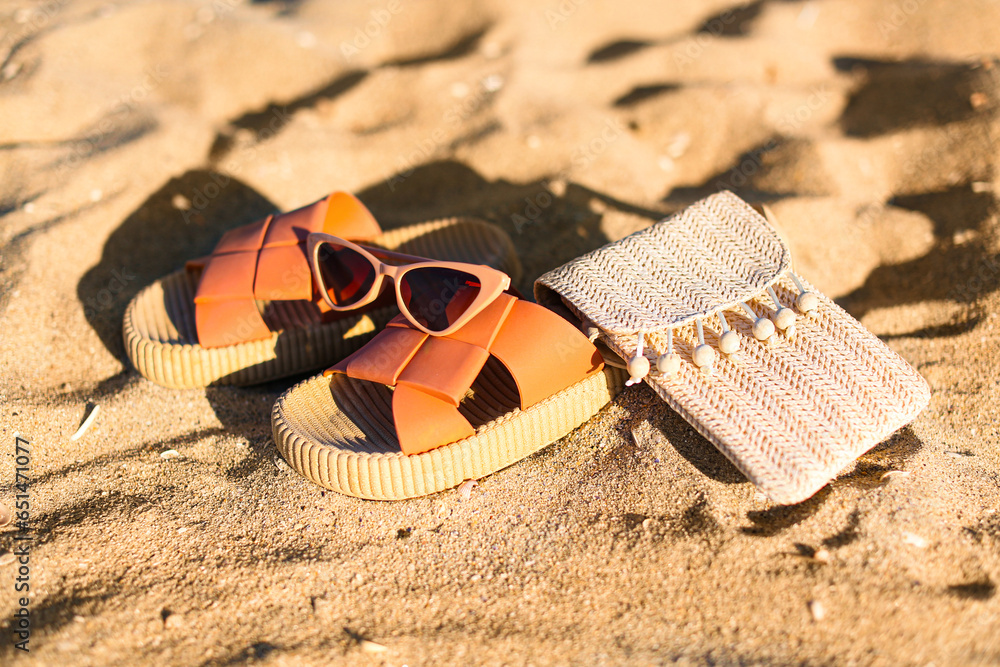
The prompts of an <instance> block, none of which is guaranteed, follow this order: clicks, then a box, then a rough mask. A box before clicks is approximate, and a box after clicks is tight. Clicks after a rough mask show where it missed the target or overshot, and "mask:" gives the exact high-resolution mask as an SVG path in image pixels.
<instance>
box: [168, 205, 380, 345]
mask: <svg viewBox="0 0 1000 667" xmlns="http://www.w3.org/2000/svg"><path fill="white" fill-rule="evenodd" d="M317 231H319V232H326V233H328V234H336V235H337V236H340V237H343V238H348V239H353V240H360V241H364V240H369V239H372V238H374V237H376V236H378V235H379V234H381V233H382V230H381V228H380V227H379V224H378V222H376V221H375V218H374V217H373V216H372V214H371V213H370V212H369V211H368V209H367V208H365V206H364V204H362V203H361V202H360V201H358V199H357V198H355V197H354V196H352V195H350V194H348V193H346V192H335V193H333V194H331V195H329V196H328V197H326V198H324V199H321V200H319V201H318V202H316V203H314V204H310V205H308V206H304V207H302V208H300V209H297V210H294V211H290V212H288V213H280V214H277V215H271V216H268V217H267V218H265V219H264V220H260V221H258V222H254V223H251V224H249V225H243V226H241V227H237V228H236V229H231V230H230V231H228V232H226V234H225V235H224V236H223V237H222V239H220V240H219V243H218V244H217V245H216V246H215V249H214V250H213V251H212V254H211V255H210V256H209V257H207V258H202V259H198V260H194V261H191V262H188V264H187V268H188V269H189V270H195V269H199V268H200V269H201V272H202V273H201V280H200V282H199V283H198V289H197V291H196V292H195V297H194V304H195V328H196V330H197V333H198V343H199V344H200V345H201V346H202V347H204V348H213V347H223V346H227V345H233V344H236V343H242V342H246V341H252V340H260V339H263V338H269V337H270V336H271V330H270V329H269V328H268V326H267V324H266V323H265V322H264V318H263V317H261V315H260V312H259V310H258V309H257V304H256V302H257V301H258V300H259V301H286V300H305V301H310V300H317V295H316V294H315V287H314V284H313V278H312V272H311V271H310V269H309V261H308V259H307V258H306V237H307V236H309V234H310V233H311V232H317ZM319 301H321V300H319Z"/></svg>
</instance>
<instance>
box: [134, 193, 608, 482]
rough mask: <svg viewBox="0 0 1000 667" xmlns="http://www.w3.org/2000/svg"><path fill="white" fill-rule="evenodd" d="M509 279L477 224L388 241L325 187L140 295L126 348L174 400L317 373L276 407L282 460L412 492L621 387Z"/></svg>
mask: <svg viewBox="0 0 1000 667" xmlns="http://www.w3.org/2000/svg"><path fill="white" fill-rule="evenodd" d="M425 258H433V259H425ZM520 271H521V268H520V264H519V262H518V259H517V256H516V254H515V253H514V247H513V243H512V242H511V240H510V239H509V237H507V236H506V234H504V233H503V232H502V231H500V230H499V229H497V228H496V227H494V226H491V225H489V224H487V223H485V222H482V221H477V220H472V219H447V220H438V221H433V222H427V223H423V224H418V225H412V226H409V227H405V228H402V229H396V230H391V231H386V232H383V231H382V229H381V228H380V227H379V224H378V223H377V222H376V220H375V218H374V217H373V216H372V214H371V213H370V212H369V211H368V209H367V208H365V206H364V205H363V204H362V203H361V202H360V201H358V200H357V199H356V198H355V197H353V196H352V195H350V194H347V193H344V192H336V193H334V194H331V195H330V196H328V197H326V198H324V199H322V200H320V201H318V202H316V203H314V204H311V205H309V206H305V207H303V208H300V209H298V210H295V211H292V212H289V213H284V214H276V215H272V216H269V217H267V218H266V219H264V220H262V221H259V222H256V223H253V224H250V225H245V226H242V227H238V228H235V229H232V230H230V231H229V232H227V233H226V234H225V235H224V236H223V237H222V239H221V240H220V241H219V243H218V245H217V246H216V247H215V249H214V251H213V252H212V254H211V255H210V256H208V257H205V258H201V259H198V260H194V261H191V262H188V264H187V266H186V267H185V268H184V269H182V270H180V271H178V272H176V273H174V274H171V275H169V276H167V277H165V278H163V279H161V280H159V281H157V282H156V283H154V284H153V285H150V286H149V287H147V288H146V289H144V290H143V291H141V292H140V293H139V294H138V295H137V296H136V297H135V299H134V300H133V301H132V302H131V303H130V304H129V307H128V309H127V311H126V314H125V319H124V325H123V332H124V337H125V344H126V349H127V352H128V355H129V358H130V359H131V361H132V363H133V364H134V365H135V367H136V368H137V369H138V370H139V372H140V373H141V374H142V375H143V376H144V377H146V378H148V379H150V380H152V381H153V382H156V383H158V384H161V385H164V386H167V387H172V388H198V387H206V386H209V385H221V384H229V385H249V384H255V383H260V382H265V381H269V380H274V379H278V378H282V377H287V376H291V375H295V374H301V373H306V372H309V371H315V370H317V369H321V368H327V370H325V371H324V372H323V373H321V374H319V375H317V376H315V377H312V378H310V379H308V380H305V381H303V382H301V383H299V384H297V385H296V386H294V387H292V388H291V389H289V390H287V391H286V392H285V393H284V394H282V396H281V397H280V398H279V399H278V401H277V403H275V405H274V408H273V410H272V413H271V421H272V427H273V431H274V441H275V443H276V445H277V447H278V449H279V451H280V452H281V454H282V456H284V458H285V459H286V460H287V461H288V463H289V464H290V465H291V466H292V467H293V468H294V469H295V470H297V471H298V472H299V473H301V474H302V475H304V476H305V477H306V478H308V479H310V480H312V481H313V482H316V483H317V484H320V485H321V486H324V487H326V488H329V489H333V490H335V491H338V492H341V493H345V494H349V495H353V496H358V497H362V498H370V499H402V498H410V497H415V496H421V495H426V494H430V493H434V492H437V491H441V490H444V489H447V488H451V487H454V486H457V485H459V484H461V483H462V482H463V481H464V480H468V479H478V478H480V477H483V476H485V475H488V474H490V473H492V472H495V471H497V470H500V469H502V468H504V467H506V466H508V465H510V464H512V463H514V462H516V461H518V460H520V459H522V458H524V457H525V456H528V455H529V454H531V453H533V452H535V451H537V450H539V449H541V448H542V447H544V446H546V445H547V444H549V443H551V442H554V441H555V440H558V439H559V438H561V437H563V436H564V435H566V434H567V433H569V432H570V431H572V430H573V429H575V428H576V427H577V426H579V425H580V424H582V423H583V422H585V421H586V420H588V419H589V418H590V417H592V416H593V415H594V414H595V413H596V412H597V411H598V410H600V409H601V407H603V406H604V405H606V404H607V403H608V402H609V401H610V400H611V399H612V398H613V397H614V396H615V395H616V394H617V393H618V392H619V391H620V390H621V389H622V387H623V386H624V384H625V380H626V379H627V374H626V373H625V372H624V371H622V370H621V369H620V368H617V367H612V366H606V365H605V363H604V360H603V358H602V355H601V353H600V352H599V350H598V349H597V347H595V345H594V344H593V343H592V342H591V341H590V340H589V339H588V337H587V336H586V335H585V334H584V333H582V331H581V325H580V323H579V322H572V321H571V319H572V316H571V315H570V314H569V313H562V314H557V313H555V312H553V311H552V310H549V309H547V308H544V307H542V306H540V305H537V304H535V303H531V302H529V301H526V300H524V299H522V298H520V297H519V295H518V294H517V292H516V290H514V289H512V288H511V287H510V283H511V278H513V279H514V280H515V281H516V280H517V279H519V278H520ZM390 283H392V284H394V287H395V289H394V290H393V289H389V285H390ZM393 297H395V298H393ZM331 364H332V365H331Z"/></svg>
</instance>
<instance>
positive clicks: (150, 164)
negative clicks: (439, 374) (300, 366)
mask: <svg viewBox="0 0 1000 667" xmlns="http://www.w3.org/2000/svg"><path fill="white" fill-rule="evenodd" d="M998 26H1000V5H998V4H997V3H996V2H995V1H990V0H967V1H964V2H954V1H953V0H897V1H896V2H882V1H880V0H856V1H852V2H847V1H845V0H816V1H778V0H756V1H754V2H750V3H747V4H742V5H737V4H734V3H733V2H731V1H723V0H718V1H717V0H713V1H705V2H681V1H679V0H659V1H656V2H653V1H651V0H650V1H638V2H628V3H624V2H618V3H612V2H598V0H561V1H556V0H552V1H551V2H540V3H537V2H526V1H518V2H483V3H462V4H459V3H454V2H445V1H443V0H386V1H384V2H383V1H381V0H377V1H373V2H367V1H362V0H350V1H344V2H337V3H332V2H331V3H326V2H321V1H319V0H303V1H301V2H292V1H288V2H256V3H246V2H240V1H238V0H215V1H214V2H210V1H208V0H204V1H202V2H135V3H110V2H90V1H88V0H80V1H78V2H72V3H69V2H64V1H63V0H48V1H47V2H35V3H29V2H20V1H18V2H10V1H4V2H0V35H2V38H0V61H2V66H0V79H2V80H0V239H2V264H0V290H2V292H0V332H2V334H0V415H2V419H0V422H2V445H0V447H2V449H0V501H3V502H4V503H7V504H8V505H11V504H13V502H14V495H15V492H16V489H15V487H14V466H15V461H16V459H15V433H19V434H21V435H22V436H24V437H26V438H27V439H29V440H30V442H31V452H32V454H31V462H30V476H31V479H32V484H31V487H30V503H31V510H30V512H31V525H30V528H31V532H32V534H33V535H34V538H35V539H34V542H33V544H32V550H31V555H30V586H31V589H30V598H29V605H28V607H29V610H30V618H31V626H30V632H31V634H30V644H29V647H30V649H31V650H30V653H28V654H23V653H22V652H20V651H18V650H16V649H15V647H14V645H13V642H12V641H10V639H9V637H10V632H11V631H12V630H13V629H14V625H15V620H14V617H13V614H14V613H15V611H16V610H17V609H18V608H19V604H18V596H19V594H15V592H14V583H15V581H14V579H15V577H16V576H17V567H18V565H17V564H16V563H11V562H9V561H10V557H9V556H8V557H6V558H4V557H0V562H3V563H4V564H3V565H0V590H2V591H3V592H2V594H0V630H2V633H0V634H2V635H3V638H4V639H3V643H2V644H0V662H3V663H4V664H7V663H10V662H11V661H15V662H16V664H22V663H23V664H26V665H27V664H37V665H53V664H73V665H76V664H81V665H91V664H92V665H109V664H115V665H118V664H145V663H150V664H158V665H192V664H197V665H201V664H204V665H223V664H232V663H240V662H244V661H248V662H258V663H261V664H273V665H292V664H295V665H298V664H317V665H318V664H351V665H355V664H358V665H367V664H370V665H383V664H384V665H402V664H407V665H434V664H515V665H520V664H525V665H527V664H533V665H549V664H553V665H555V664H601V665H617V664H630V665H645V664H670V663H680V664H779V665H781V664H838V665H840V664H864V665H869V664H871V665H930V664H934V665H965V664H973V665H975V664H997V663H998V662H1000V596H997V595H996V589H997V585H998V583H1000V513H998V511H997V508H998V504H1000V476H998V472H997V471H998V469H1000V445H998V442H1000V437H998V426H997V419H998V415H1000V400H998V399H1000V379H998V369H1000V363H998V362H1000V321H998V313H1000V291H998V287H1000V256H998V253H1000V238H998V229H1000V223H998V218H997V214H998V207H997V203H998V202H997V194H998V192H1000V150H998V148H1000V62H998V61H997V60H996V57H997V55H1000V37H998V36H997V35H998V33H997V27H998ZM720 188H730V189H734V190H735V191H736V192H738V193H739V194H741V195H742V196H744V197H745V198H747V199H748V200H750V201H752V202H755V203H767V204H768V205H769V206H770V207H771V208H772V209H773V211H774V212H775V214H776V215H777V217H778V219H779V221H780V223H781V225H782V231H783V233H784V234H785V235H786V236H787V238H788V240H789V242H790V244H791V246H792V248H793V253H794V257H795V259H796V269H797V271H798V272H799V273H801V274H802V275H804V276H805V277H806V278H807V279H809V280H810V281H811V282H813V283H814V284H816V285H817V286H818V287H819V288H821V289H822V290H823V291H825V292H826V293H827V294H829V295H830V296H832V297H834V298H836V299H837V300H838V302H839V303H841V304H842V305H843V306H844V307H846V308H847V309H848V310H849V311H850V312H851V313H852V314H854V315H855V316H856V317H858V318H859V319H860V320H861V321H862V322H863V323H864V324H865V325H866V326H868V327H869V328H870V329H871V330H872V331H873V332H874V333H875V334H877V335H878V336H880V337H881V338H883V339H884V340H885V341H886V342H887V343H888V344H889V345H890V346H891V347H892V348H893V349H895V350H896V351H898V352H899V353H900V354H901V355H902V356H903V357H904V358H906V359H907V360H908V361H909V362H910V363H911V364H913V365H914V367H915V368H917V369H918V370H919V371H920V372H921V373H922V374H923V375H924V377H926V378H927V380H928V382H929V383H930V385H931V387H932V389H933V397H932V399H931V402H930V405H929V407H928V408H927V409H926V410H925V411H924V412H923V413H922V414H921V416H920V417H919V418H918V419H917V420H916V421H915V422H914V423H913V424H912V425H911V426H909V427H907V428H904V429H903V430H902V431H900V432H899V433H897V434H896V435H895V436H893V437H892V438H891V439H890V440H888V441H886V442H885V443H883V444H881V445H879V446H878V447H876V448H875V449H874V450H873V451H872V452H870V453H869V454H867V455H865V456H864V457H862V458H861V459H860V460H859V461H858V462H857V464H856V465H855V466H853V467H851V468H850V469H848V470H845V471H843V473H842V474H840V475H839V476H838V477H837V478H836V479H835V480H833V481H832V482H831V483H830V485H829V486H827V487H826V488H824V489H823V490H822V491H820V492H819V493H818V494H817V495H816V496H815V497H814V498H812V499H810V500H808V501H806V502H804V503H801V504H799V505H796V506H789V507H782V506H776V505H774V504H772V503H771V502H770V501H768V500H767V499H766V498H764V497H763V496H761V495H760V494H757V493H755V490H754V488H753V487H752V485H750V484H749V483H748V482H747V481H746V480H745V479H744V478H743V477H742V476H741V475H740V474H739V473H738V472H737V471H736V470H735V469H734V468H733V466H732V465H730V464H729V463H728V462H727V461H726V460H725V459H724V458H723V457H722V456H721V455H720V454H718V453H717V452H716V450H714V449H713V448H712V447H711V445H710V444H709V443H708V442H707V441H705V440H704V439H703V438H702V437H700V436H698V435H697V434H696V433H695V432H694V430H693V429H692V428H690V427H689V426H688V425H687V424H686V423H685V422H683V420H681V419H680V418H679V417H678V416H677V415H676V414H674V413H672V412H671V411H670V410H669V409H667V408H666V407H665V406H664V405H663V404H662V403H660V402H659V401H658V400H657V399H656V397H655V395H654V394H653V392H652V391H650V390H649V389H647V388H645V387H642V386H638V387H633V388H630V389H628V390H627V391H625V392H624V393H623V394H622V395H621V396H620V397H619V398H618V399H617V400H615V401H614V403H613V404H611V405H610V406H609V407H608V408H606V409H605V410H604V411H603V412H601V413H600V414H599V415H598V416H597V417H596V418H594V419H593V420H592V421H590V422H589V423H587V424H586V425H585V426H583V427H582V428H580V429H579V430H578V431H576V432H574V433H573V434H571V435H570V436H568V437H566V438H564V439H563V440H561V441H559V442H557V443H555V444H553V445H552V446H550V447H548V448H547V449H545V450H543V451H542V452H540V453H539V454H537V455H535V456H533V457H531V458H529V459H527V460H524V461H522V462H520V463H518V464H516V465H514V466H511V467H510V468H508V469H506V470H503V471H501V472H498V473H496V474H494V475H492V476H490V477H487V478H485V479H482V480H480V481H479V486H478V487H476V488H474V489H473V490H472V493H471V495H470V497H469V499H468V500H464V499H463V498H462V496H461V494H460V493H459V492H457V491H448V492H444V493H441V494H437V495H435V496H432V497H428V498H422V499H416V500H412V501H406V502H395V503H379V502H370V501H362V500H358V499H354V498H349V497H345V496H341V495H338V494H336V493H333V492H328V491H324V490H322V489H321V488H319V487H317V486H315V485H313V484H311V483H310V482H307V481H306V480H305V479H303V478H301V477H300V476H298V475H297V474H296V473H294V472H293V471H291V470H290V469H289V468H288V467H287V466H286V465H285V464H284V463H283V461H282V460H281V459H280V458H277V457H276V450H275V447H274V444H273V442H272V439H271V433H270V425H269V411H270V408H271V406H272V404H273V403H274V401H275V399H276V398H277V396H278V395H279V394H280V393H281V392H282V391H283V390H284V389H286V388H287V387H288V386H290V385H291V384H292V383H293V382H294V381H296V380H297V379H300V378H291V379H288V380H285V381H279V382H274V383H271V384H268V385H265V386H260V387H253V388H245V389H238V388H211V389H208V390H203V391H174V390H168V389H164V388H161V387H159V386H156V385H154V384H152V383H150V382H147V381H145V380H143V379H142V378H141V377H139V375H138V374H137V373H136V372H135V370H134V369H132V368H131V367H130V365H129V363H128V361H127V359H126V357H125V354H124V350H123V347H122V341H121V333H120V330H121V320H122V314H123V312H124V309H125V305H126V304H127V302H128V300H129V299H130V298H131V297H132V296H133V295H134V294H135V293H136V292H137V291H138V290H139V289H141V288H142V287H143V286H145V285H147V284H149V283H150V282H152V281H153V280H155V279H157V278H159V277H161V276H162V275H164V274H166V273H168V272H170V271H171V270H173V269H175V268H176V267H178V266H180V265H181V264H182V263H183V262H184V260H186V259H188V258H191V257H195V256H198V255H200V254H202V253H204V252H205V251H207V250H209V249H210V248H211V247H212V245H213V244H214V242H215V240H216V239H217V238H218V237H219V235H220V234H221V233H222V232H223V231H224V230H226V229H229V228H231V227H233V226H236V225H238V224H242V223H246V222H250V221H252V220H254V219H256V218H258V217H260V216H262V215H265V214H267V213H269V212H271V211H274V210H278V209H288V208H293V207H296V206H299V205H301V204H304V203H307V202H310V201H313V200H315V199H318V198H319V197H321V196H323V195H325V194H326V193H328V192H330V191H331V190H334V189H346V190H350V191H353V192H355V193H357V194H358V196H359V197H360V198H361V199H362V200H363V201H364V202H365V203H366V204H368V205H369V206H370V207H371V209H372V210H373V211H374V212H375V213H376V215H377V216H378V217H379V219H380V220H381V221H382V222H383V223H384V225H385V226H387V227H394V226H398V225H404V224H408V223H412V222H416V221H420V220H424V219H428V218H434V217H441V216H446V215H456V214H471V215H476V216H479V217H482V218H485V219H487V220H489V221H490V222H492V223H495V224H497V225H499V226H500V227H501V228H503V229H504V230H506V231H507V232H508V233H509V234H510V235H511V236H512V237H513V239H514V240H515V243H516V246H517V249H518V251H519V253H520V255H521V257H522V260H523V263H524V267H525V278H524V280H523V281H522V284H521V288H522V289H524V290H527V291H530V285H531V281H532V280H533V279H534V278H535V277H537V276H538V275H539V274H541V273H542V272H543V271H545V270H547V269H549V268H552V267H555V266H557V265H559V264H560V263H562V262H564V261H566V260H568V259H570V258H572V257H574V256H576V255H578V254H580V253H582V252H585V251H587V250H590V249H593V248H596V247H598V246H600V245H601V244H603V243H606V242H607V241H609V240H615V239H618V238H621V237H622V236H623V235H625V234H627V233H629V232H631V231H634V230H637V229H640V228H642V227H644V226H647V225H649V224H651V223H652V222H653V221H655V220H657V219H659V218H661V217H663V216H664V215H666V214H668V213H670V212H672V211H675V210H677V209H679V208H681V207H682V206H684V205H685V204H687V203H690V202H692V201H694V200H696V199H698V198H699V197H701V196H702V195H704V194H708V193H710V192H713V191H716V190H718V189H720ZM93 406H99V412H98V414H97V416H96V417H95V419H94V421H93V423H92V425H91V426H90V428H89V429H88V430H87V431H86V432H85V433H84V434H83V436H82V437H80V438H79V439H77V440H71V436H72V435H73V434H74V433H75V432H76V431H77V429H78V428H79V427H80V426H81V424H82V423H83V421H84V419H85V418H86V417H87V415H88V414H89V413H90V411H91V410H92V409H93ZM169 450H174V451H175V452H176V455H173V454H167V456H166V457H165V456H164V455H163V453H164V452H167V451H169ZM897 471H898V472H897ZM890 473H891V474H890ZM14 536H15V532H14V530H13V529H12V528H11V527H8V528H7V529H4V530H3V531H0V550H3V551H10V550H12V549H14V548H15V546H16V543H15V540H14Z"/></svg>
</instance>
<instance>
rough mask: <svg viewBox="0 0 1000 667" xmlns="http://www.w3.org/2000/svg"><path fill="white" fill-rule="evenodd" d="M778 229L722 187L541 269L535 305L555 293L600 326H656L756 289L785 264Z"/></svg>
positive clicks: (630, 329) (631, 329) (714, 308)
mask: <svg viewBox="0 0 1000 667" xmlns="http://www.w3.org/2000/svg"><path fill="white" fill-rule="evenodd" d="M789 262H790V256H789V253H788V249H787V248H786V247H785V245H784V244H783V243H782V242H781V239H780V237H779V236H778V234H777V232H775V230H774V229H773V228H772V227H771V226H770V225H768V224H767V221H766V220H764V219H763V218H762V217H761V216H759V215H757V213H756V212H755V211H754V210H753V209H752V208H750V206H749V205H748V204H747V203H746V202H744V201H743V200H742V199H740V198H739V197H737V196H736V195H734V194H732V193H730V192H723V193H719V194H717V195H713V196H711V197H709V198H707V199H704V200H702V201H700V202H698V203H696V204H693V205H692V206H689V207H688V208H686V209H684V210H683V211H681V212H680V213H678V214H677V215H675V216H672V217H670V218H667V219H666V220H663V221H661V222H658V223H656V224H655V225H653V226H652V227H649V228H647V229H644V230H642V231H639V232H636V233H634V234H632V235H630V236H627V237H625V238H623V239H621V240H620V241H617V242H615V243H611V244H609V245H606V246H604V247H603V248H599V249H597V250H595V251H593V252H591V253H588V254H586V255H584V256H582V257H580V258H578V259H575V260H573V261H572V262H569V263H568V264H564V265H563V266H561V267H559V268H558V269H555V270H553V271H550V272H549V273H546V274H545V275H544V276H542V277H541V278H539V279H538V281H537V282H536V283H535V293H536V298H537V299H538V302H539V303H542V304H544V303H546V301H549V300H551V299H550V298H547V297H551V295H550V294H546V290H551V291H552V292H556V293H558V294H559V295H560V296H561V297H562V298H563V299H565V300H567V301H569V302H570V303H571V304H573V306H574V307H575V308H576V309H578V310H579V311H580V312H581V313H583V315H584V316H586V317H587V318H588V319H589V320H590V321H591V322H593V323H594V324H596V325H597V326H598V327H599V328H600V329H602V330H604V331H607V332H615V333H635V332H638V331H656V330H657V329H663V328H665V327H671V326H675V325H679V324H684V323H686V322H690V321H692V320H693V319H694V318H696V317H700V316H704V315H709V314H713V313H716V312H718V311H719V310H721V309H722V308H725V307H726V306H728V305H729V304H732V303H734V302H736V301H745V300H747V299H750V298H752V297H754V296H755V295H757V294H759V293H760V292H761V291H763V290H764V288H765V287H767V286H768V285H770V284H771V283H773V282H774V281H775V280H776V279H777V278H778V276H779V275H781V274H782V273H783V272H784V271H785V270H787V269H788V266H789Z"/></svg>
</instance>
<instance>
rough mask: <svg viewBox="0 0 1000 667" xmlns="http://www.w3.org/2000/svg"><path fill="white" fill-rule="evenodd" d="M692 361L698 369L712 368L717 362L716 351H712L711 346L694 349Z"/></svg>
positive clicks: (700, 346)
mask: <svg viewBox="0 0 1000 667" xmlns="http://www.w3.org/2000/svg"><path fill="white" fill-rule="evenodd" d="M691 360H692V361H693V362H694V365H695V366H697V367H698V368H704V367H705V366H711V365H712V364H713V363H714V362H715V350H714V349H712V346H711V345H699V346H698V347H696V348H694V354H692V355H691Z"/></svg>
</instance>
